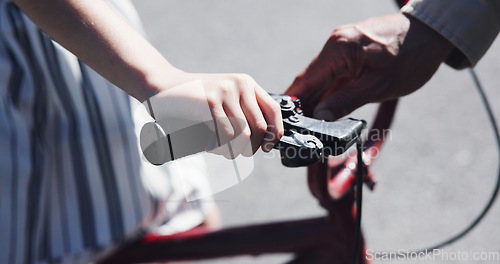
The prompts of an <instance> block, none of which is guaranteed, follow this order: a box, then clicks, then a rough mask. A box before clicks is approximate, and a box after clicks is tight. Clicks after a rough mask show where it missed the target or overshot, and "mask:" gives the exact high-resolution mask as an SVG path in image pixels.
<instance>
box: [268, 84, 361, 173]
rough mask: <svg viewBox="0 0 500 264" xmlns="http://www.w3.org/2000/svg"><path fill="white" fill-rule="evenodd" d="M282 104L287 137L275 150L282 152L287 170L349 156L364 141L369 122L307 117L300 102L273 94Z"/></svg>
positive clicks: (281, 140)
mask: <svg viewBox="0 0 500 264" xmlns="http://www.w3.org/2000/svg"><path fill="white" fill-rule="evenodd" d="M270 95H271V97H272V98H273V99H274V100H275V101H276V102H278V103H279V104H280V106H281V114H282V117H283V125H284V130H285V131H284V135H283V137H282V138H281V139H280V141H279V142H278V143H277V144H275V145H274V147H273V148H275V149H278V150H279V151H280V155H281V163H282V164H283V165H284V166H286V167H302V166H309V165H311V164H314V163H316V162H318V161H320V160H323V159H324V158H326V157H328V156H330V155H333V156H337V155H340V154H342V153H344V152H346V151H347V150H348V149H349V148H350V147H351V146H352V145H353V144H354V143H356V141H357V140H358V139H359V138H360V137H361V132H362V131H363V129H364V128H365V127H366V122H365V121H363V120H357V119H353V118H346V119H340V120H337V121H333V122H328V121H324V120H318V119H314V118H310V117H306V116H304V114H303V112H302V109H301V105H300V100H299V99H297V98H296V97H291V96H288V95H277V94H270Z"/></svg>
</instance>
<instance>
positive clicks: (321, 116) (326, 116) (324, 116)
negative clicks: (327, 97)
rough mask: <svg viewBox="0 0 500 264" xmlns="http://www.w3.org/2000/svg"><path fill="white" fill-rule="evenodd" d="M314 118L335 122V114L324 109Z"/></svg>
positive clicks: (315, 114)
mask: <svg viewBox="0 0 500 264" xmlns="http://www.w3.org/2000/svg"><path fill="white" fill-rule="evenodd" d="M314 117H316V118H318V119H322V120H327V121H331V120H333V114H332V112H331V111H330V110H326V109H322V110H319V111H317V112H315V113H314Z"/></svg>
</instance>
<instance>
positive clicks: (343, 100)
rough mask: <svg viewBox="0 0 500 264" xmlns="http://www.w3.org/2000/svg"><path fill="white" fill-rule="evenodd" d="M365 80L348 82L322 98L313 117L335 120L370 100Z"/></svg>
mask: <svg viewBox="0 0 500 264" xmlns="http://www.w3.org/2000/svg"><path fill="white" fill-rule="evenodd" d="M367 90H370V88H369V87H367V86H366V82H363V81H356V82H354V83H350V84H348V85H347V86H345V87H342V88H341V89H338V90H337V91H334V92H333V93H331V94H330V95H328V96H327V97H326V98H324V99H323V100H322V101H321V102H320V103H319V104H318V105H317V106H316V108H315V109H314V117H315V118H318V119H322V120H328V121H334V120H337V119H339V118H341V117H343V116H345V115H347V114H349V113H351V112H352V111H354V110H355V109H357V108H358V107H361V106H363V105H364V104H366V103H368V102H371V100H372V98H371V95H370V93H368V92H367Z"/></svg>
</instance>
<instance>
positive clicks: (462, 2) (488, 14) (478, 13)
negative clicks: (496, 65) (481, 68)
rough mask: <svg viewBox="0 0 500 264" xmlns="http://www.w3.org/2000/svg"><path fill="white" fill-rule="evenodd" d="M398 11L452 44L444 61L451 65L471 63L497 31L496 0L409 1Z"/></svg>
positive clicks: (499, 14) (499, 3)
mask: <svg viewBox="0 0 500 264" xmlns="http://www.w3.org/2000/svg"><path fill="white" fill-rule="evenodd" d="M402 11H403V12H405V13H408V14H410V15H412V16H414V17H415V18H417V19H419V20H420V21H422V22H424V23H426V24H427V25H428V26H430V27H431V28H433V29H434V30H436V31H437V32H439V33H440V34H441V35H442V36H444V37H445V38H446V39H448V40H449V41H450V42H451V43H453V45H454V46H455V47H456V49H457V50H456V52H454V53H453V54H452V57H451V58H449V59H448V60H447V62H448V63H449V64H450V65H451V66H453V67H455V68H463V67H464V66H474V65H475V64H476V63H477V62H478V61H479V59H481V57H482V56H483V55H484V54H485V53H486V51H487V50H488V48H489V47H490V45H491V43H492V42H493V40H494V39H495V38H496V36H497V34H498V32H499V30H500V1H498V0H411V1H410V2H409V3H408V4H407V5H406V6H405V7H403V9H402Z"/></svg>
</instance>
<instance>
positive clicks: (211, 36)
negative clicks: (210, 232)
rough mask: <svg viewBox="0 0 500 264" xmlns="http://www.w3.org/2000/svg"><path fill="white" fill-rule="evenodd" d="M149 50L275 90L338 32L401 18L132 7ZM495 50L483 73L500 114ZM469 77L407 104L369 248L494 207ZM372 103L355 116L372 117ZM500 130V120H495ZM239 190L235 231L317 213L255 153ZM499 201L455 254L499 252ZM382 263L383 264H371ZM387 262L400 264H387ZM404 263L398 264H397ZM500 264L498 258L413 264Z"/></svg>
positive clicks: (380, 166)
mask: <svg viewBox="0 0 500 264" xmlns="http://www.w3.org/2000/svg"><path fill="white" fill-rule="evenodd" d="M135 4H136V6H137V8H138V10H139V13H140V15H141V17H142V18H143V20H144V24H145V27H146V31H147V33H148V35H149V37H150V39H151V41H152V42H153V43H154V45H156V46H157V47H158V49H159V50H160V51H161V52H162V53H163V54H164V55H165V56H166V57H167V58H168V60H169V61H170V62H171V63H172V64H174V65H175V66H177V67H179V68H181V69H183V70H186V71H190V72H245V73H249V74H250V75H252V76H253V77H254V78H255V79H256V80H257V81H258V82H259V83H260V84H261V86H262V87H264V88H265V89H266V90H267V91H269V92H275V93H280V92H283V91H284V90H285V89H286V87H287V86H288V85H289V84H290V83H291V81H292V80H293V78H294V76H295V75H296V74H297V73H299V72H300V71H301V70H302V69H303V68H304V67H305V66H306V65H307V64H308V63H309V61H310V60H311V59H312V58H313V57H314V56H315V55H316V54H317V53H318V52H319V50H320V49H321V47H322V45H323V43H324V42H325V40H326V39H327V38H328V36H329V34H330V33H331V31H332V30H333V29H334V28H335V27H336V26H339V25H342V24H345V23H350V22H355V21H358V20H362V19H365V18H368V17H370V16H376V15H383V14H389V13H391V12H394V11H395V8H394V6H393V2H392V1H390V0H381V1H370V0H356V1H333V0H317V1H298V0H293V1H291V0H272V1H263V0H258V1H250V0H232V1H222V0H210V1H193V0H191V1H181V0H176V1H172V0H149V1H139V0H135ZM499 61H500V43H499V41H498V40H497V42H496V43H494V45H493V47H492V48H491V49H490V51H489V52H488V53H487V54H486V56H485V57H484V59H483V60H482V61H481V62H480V63H479V65H478V66H477V71H478V73H479V76H480V78H481V80H482V81H483V84H484V86H485V87H486V92H487V94H488V96H489V98H490V101H491V103H492V104H493V108H494V111H495V113H496V115H497V116H499V117H500V104H498V101H499V99H500V65H499V63H498V62H499ZM472 85H473V84H472V82H471V79H470V77H469V75H468V72H466V71H460V72H457V71H453V70H451V69H450V68H448V67H445V66H443V67H442V68H441V69H440V70H439V72H438V73H437V74H436V75H435V77H434V78H433V79H432V80H431V81H430V82H429V83H428V84H427V85H426V86H425V87H424V88H423V89H421V90H419V91H418V92H416V93H414V94H412V95H411V96H408V97H406V98H404V99H403V100H402V101H401V104H400V107H399V109H398V113H397V116H396V120H395V125H394V127H393V133H392V140H391V141H390V142H388V144H387V147H386V148H385V149H384V150H383V157H382V158H381V159H380V160H379V162H378V163H377V164H376V166H375V168H374V170H375V173H376V174H377V176H378V179H379V183H378V185H377V189H376V191H375V192H373V193H367V194H366V196H365V200H364V208H363V210H364V218H363V227H364V231H365V235H366V238H367V240H368V246H369V248H371V249H374V250H400V249H401V250H406V249H415V248H421V247H423V246H428V245H430V244H435V243H436V242H440V241H441V240H443V239H444V238H446V237H448V236H450V235H452V234H455V233H456V232H457V231H459V230H461V228H463V227H464V226H465V225H466V224H468V223H469V222H470V221H471V220H472V219H473V218H474V217H475V215H476V214H478V212H479V211H480V210H481V208H482V207H483V205H484V204H485V202H486V201H487V199H488V197H489V195H490V193H491V190H492V185H493V184H494V182H495V174H496V172H497V169H498V164H497V163H498V159H499V157H498V154H497V152H496V149H495V146H494V142H493V136H492V132H491V130H490V126H489V124H488V123H487V119H486V116H485V113H484V111H483V107H482V105H481V104H480V101H479V98H478V96H477V93H476V91H475V89H474V87H473V86H472ZM374 109H375V108H374V106H367V107H364V108H362V109H361V110H360V111H357V112H355V113H353V114H352V115H351V116H353V117H356V118H365V119H367V120H368V121H370V120H371V119H372V115H373V111H374ZM498 120H499V121H500V119H498ZM255 164H256V165H257V166H256V169H255V170H254V172H253V173H252V175H251V176H250V177H248V178H247V179H246V180H245V181H243V182H242V183H241V184H239V185H237V186H234V187H232V188H230V189H228V190H226V191H223V192H221V193H219V194H217V195H216V197H215V198H216V199H217V200H220V203H219V206H220V208H221V210H222V214H223V217H224V223H225V224H226V225H228V226H233V225H239V224H245V223H256V222H267V221H271V220H281V219H292V218H303V217H310V216H317V215H321V214H322V211H321V209H319V208H318V206H317V205H316V202H315V201H314V200H313V199H312V198H311V197H310V195H309V193H308V192H307V189H306V186H305V170H304V169H287V168H284V167H282V166H281V165H280V161H279V159H278V158H272V157H269V156H265V155H263V154H262V153H259V154H258V155H257V156H256V158H255ZM499 217H500V202H499V201H497V203H495V205H494V207H493V209H492V211H491V212H490V213H489V214H488V216H487V217H486V219H485V220H484V221H483V223H482V224H481V225H480V226H479V227H478V228H476V229H475V230H474V231H473V232H472V233H471V234H470V235H469V236H467V237H466V238H465V239H463V240H461V241H459V242H457V243H455V244H453V245H452V246H449V247H447V248H446V249H445V250H446V251H447V252H448V253H449V254H450V255H449V256H450V257H453V254H455V253H457V252H458V251H460V252H468V254H469V256H470V257H472V254H473V253H474V252H487V251H498V250H500V248H499V247H498V245H499V244H500V237H499V235H500V228H499V227H498V220H497V219H499ZM286 259H288V256H286V255H277V256H264V257H241V258H232V259H223V260H215V261H207V262H202V263H238V264H243V263H282V262H284V261H285V260H286ZM375 263H382V262H375ZM383 263H396V262H388V261H385V262H383ZM398 263H401V261H399V262H398ZM408 263H498V261H496V262H495V261H490V262H488V261H471V260H469V261H448V262H446V261H442V260H441V258H440V257H438V256H436V258H435V260H434V261H426V262H423V261H408Z"/></svg>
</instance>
